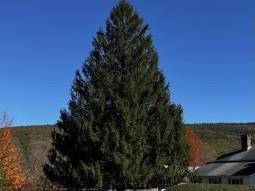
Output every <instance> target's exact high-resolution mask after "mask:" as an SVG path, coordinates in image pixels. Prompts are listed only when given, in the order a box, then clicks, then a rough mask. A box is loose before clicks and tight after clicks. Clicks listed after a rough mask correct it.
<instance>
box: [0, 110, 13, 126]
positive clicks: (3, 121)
mask: <svg viewBox="0 0 255 191" xmlns="http://www.w3.org/2000/svg"><path fill="white" fill-rule="evenodd" d="M12 122H13V119H12V118H10V117H9V115H8V114H7V113H6V112H3V113H2V114H1V115H0V128H5V127H11V126H12Z"/></svg>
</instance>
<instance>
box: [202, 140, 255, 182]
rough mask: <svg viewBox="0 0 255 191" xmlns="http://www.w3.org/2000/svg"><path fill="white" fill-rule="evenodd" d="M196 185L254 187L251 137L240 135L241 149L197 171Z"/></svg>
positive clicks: (254, 161)
mask: <svg viewBox="0 0 255 191" xmlns="http://www.w3.org/2000/svg"><path fill="white" fill-rule="evenodd" d="M197 173H198V180H197V182H198V183H207V184H246V185H255V147H252V145H251V135H241V148H239V149H235V150H232V151H230V152H228V153H225V154H223V155H221V156H219V157H218V158H217V159H216V161H214V162H208V163H206V164H205V165H203V166H201V167H200V168H199V169H198V170H197Z"/></svg>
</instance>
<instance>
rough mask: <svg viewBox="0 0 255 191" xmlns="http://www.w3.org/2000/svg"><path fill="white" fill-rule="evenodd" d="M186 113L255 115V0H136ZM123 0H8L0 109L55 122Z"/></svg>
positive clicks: (191, 117)
mask: <svg viewBox="0 0 255 191" xmlns="http://www.w3.org/2000/svg"><path fill="white" fill-rule="evenodd" d="M129 2H130V3H132V4H133V5H134V7H135V9H136V10H137V11H138V12H139V13H140V15H141V16H142V17H143V18H144V20H145V22H146V23H148V24H149V25H150V32H151V33H152V35H153V40H154V45H155V47H156V49H157V51H158V53H159V56H160V60H159V67H160V69H161V70H162V71H163V72H164V74H165V76H166V79H167V81H168V82H169V83H170V90H171V99H172V100H173V101H174V102H175V103H178V104H181V105H182V106H183V108H184V121H185V122H186V123H195V122H247V121H255V89H254V88H255V67H254V62H255V59H254V42H255V39H254V34H255V31H254V30H255V27H254V22H255V21H254V18H255V15H254V1H253V0H150V1H148V0H130V1H129ZM116 3H117V0H107V1H105V0H86V1H85V0H80V1H79V0H75V1H72V0H68V1H67V0H43V1H41V0H23V1H20V0H1V1H0V112H2V111H6V112H8V113H9V115H11V116H12V117H13V118H14V124H15V125H32V124H54V123H55V122H56V121H57V119H58V118H59V111H60V109H61V108H63V107H66V106H67V103H68V100H69V98H70V95H69V94H70V86H71V83H72V80H73V78H74V72H75V70H76V69H79V68H80V66H81V65H82V63H83V61H84V60H85V58H86V57H87V56H88V53H89V51H90V50H91V48H92V46H91V40H92V38H93V37H94V36H95V33H96V31H97V30H98V29H99V28H100V27H102V28H104V26H105V20H106V18H107V16H108V14H109V11H110V10H111V8H112V7H113V6H114V5H115V4H116Z"/></svg>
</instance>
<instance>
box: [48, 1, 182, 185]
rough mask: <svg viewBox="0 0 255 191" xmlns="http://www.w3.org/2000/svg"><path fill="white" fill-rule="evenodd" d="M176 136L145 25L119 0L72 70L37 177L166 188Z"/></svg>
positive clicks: (177, 152)
mask: <svg viewBox="0 0 255 191" xmlns="http://www.w3.org/2000/svg"><path fill="white" fill-rule="evenodd" d="M184 134H185V132H184V128H183V124H182V109H181V108H180V106H175V105H174V104H172V103H171V101H170V93H169V89H168V85H167V83H166V81H165V77H164V75H163V73H162V72H161V71H160V70H159V68H158V54H157V52H156V51H155V49H154V47H153V45H152V37H151V35H150V34H148V25H147V24H144V22H143V20H142V18H140V17H139V15H138V14H137V13H136V12H135V11H134V10H133V7H132V6H131V5H129V4H128V3H127V2H126V1H124V0H122V1H120V2H119V3H118V5H117V6H116V7H115V8H113V10H112V11H111V13H110V16H109V18H108V19H107V21H106V29H105V30H104V31H103V30H99V31H98V32H97V35H96V37H95V38H94V39H93V50H92V51H91V53H90V55H89V57H88V58H87V60H86V61H85V63H84V65H83V66H82V69H81V70H79V71H77V72H76V75H75V80H74V82H73V85H72V89H71V100H70V102H69V107H68V109H67V110H62V111H61V117H60V120H59V121H58V124H57V128H56V130H55V131H54V132H53V134H52V139H53V144H52V149H51V150H50V152H49V154H48V159H49V160H48V162H47V164H46V165H45V167H44V170H45V173H46V175H47V177H48V178H50V179H51V180H52V181H55V182H57V183H59V184H61V185H63V186H65V187H67V188H69V189H73V190H75V189H81V188H97V189H110V188H112V189H118V190H123V189H125V188H145V187H152V186H159V185H166V184H168V182H169V180H170V179H171V181H172V178H173V177H175V175H176V171H175V170H176V169H177V168H179V167H180V166H182V167H186V165H187V143H186V141H185V140H184ZM182 169H185V168H182ZM179 172H180V171H179V170H178V173H179ZM181 176H183V174H182V175H181ZM181 176H178V177H181ZM175 182H176V181H175Z"/></svg>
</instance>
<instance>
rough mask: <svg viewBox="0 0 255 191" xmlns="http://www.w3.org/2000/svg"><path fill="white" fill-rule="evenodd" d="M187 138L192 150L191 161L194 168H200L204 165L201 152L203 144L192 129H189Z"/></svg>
mask: <svg viewBox="0 0 255 191" xmlns="http://www.w3.org/2000/svg"><path fill="white" fill-rule="evenodd" d="M186 138H187V141H188V142H189V144H190V145H191V149H190V159H191V164H192V166H194V167H195V166H200V165H201V164H203V160H202V158H201V150H202V142H201V140H200V139H199V138H198V137H197V136H196V134H195V133H193V131H192V127H190V126H189V127H188V130H187V132H186Z"/></svg>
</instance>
